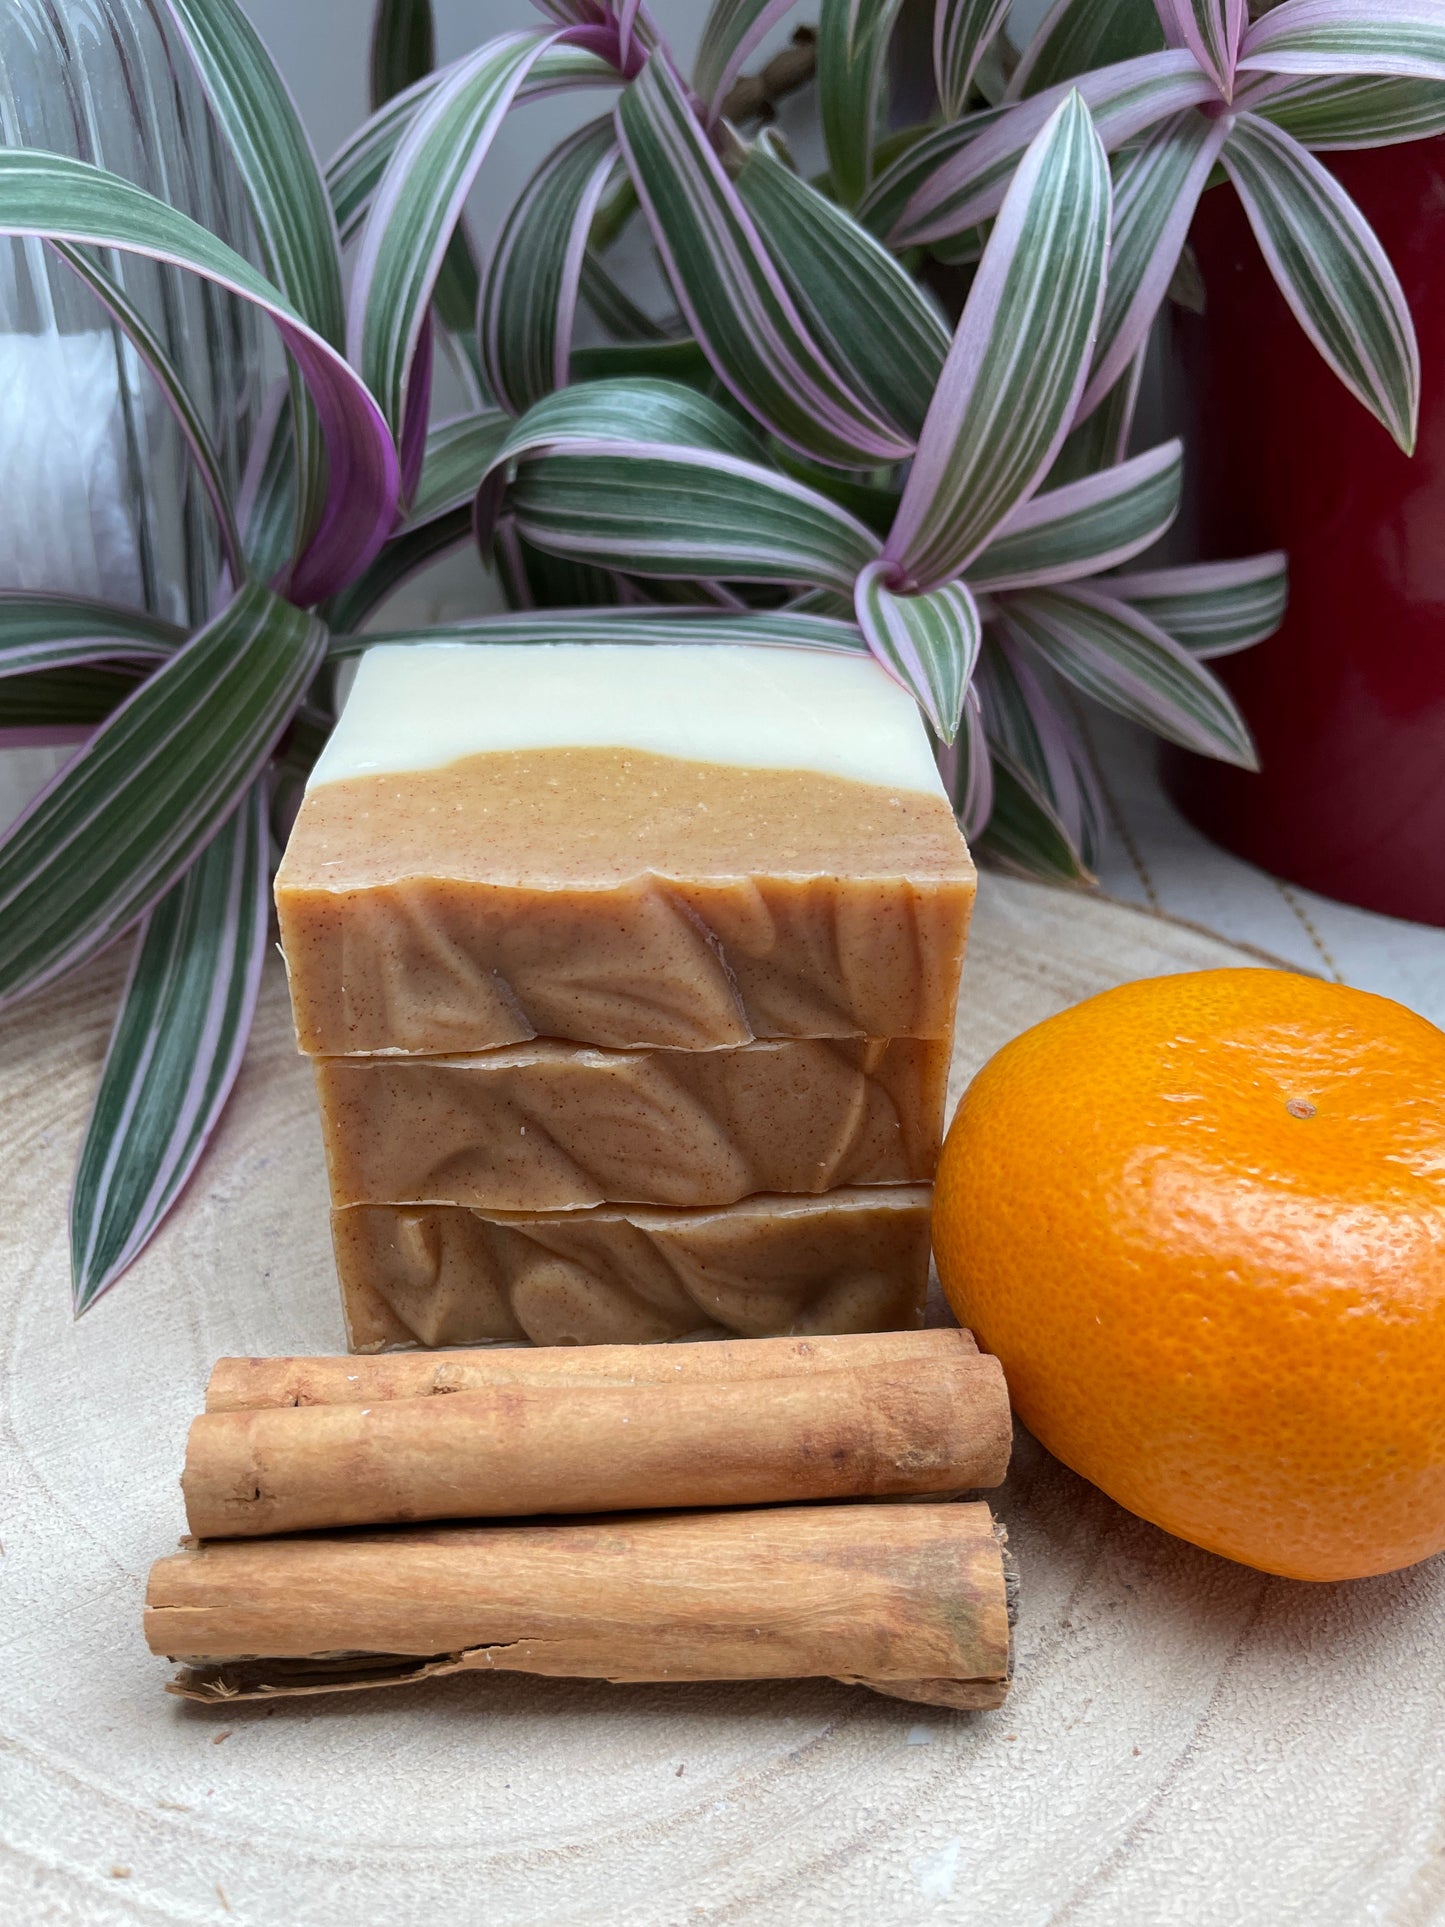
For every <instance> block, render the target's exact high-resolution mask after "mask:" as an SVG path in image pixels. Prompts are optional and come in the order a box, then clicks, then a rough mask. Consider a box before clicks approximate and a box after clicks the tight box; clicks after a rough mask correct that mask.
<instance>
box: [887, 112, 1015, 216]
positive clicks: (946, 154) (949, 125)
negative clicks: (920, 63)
mask: <svg viewBox="0 0 1445 1927" xmlns="http://www.w3.org/2000/svg"><path fill="white" fill-rule="evenodd" d="M1007 113H1008V109H1007V108H1004V107H981V108H979V109H978V110H977V111H976V112H975V113H972V114H965V115H963V116H962V118H961V119H959V120H954V121H945V122H944V123H943V125H942V126H938V127H929V128H926V129H924V130H923V131H922V132H919V131H917V130H915V129H910V130H909V134H910V138H909V139H908V140H907V141H906V142H905V143H904V144H903V145H902V147H901V148H899V149H898V150H897V151H896V152H895V151H894V150H893V147H892V146H891V144H890V143H889V142H886V141H880V143H879V147H878V154H877V162H878V174H877V178H876V179H875V180H874V182H873V184H872V186H871V187H870V188H869V189H868V192H867V193H866V194H865V195H864V196H863V198H862V200H860V201H859V203H858V205H857V207H856V208H855V209H854V212H855V213H856V215H857V217H858V219H859V220H860V221H861V222H862V223H863V225H864V226H865V227H866V228H867V230H868V232H869V233H870V234H876V235H879V236H880V237H882V236H885V235H889V234H891V233H892V232H893V230H894V228H896V227H897V225H898V222H899V220H900V219H901V217H902V214H903V210H904V208H905V207H907V206H908V205H909V203H910V202H911V201H912V199H913V197H914V195H915V194H917V193H919V192H920V190H921V189H923V188H925V187H927V186H928V185H929V183H930V182H931V181H932V180H933V179H934V177H935V175H937V174H938V172H939V171H940V169H942V168H943V167H944V166H945V165H947V164H950V163H951V162H953V161H954V160H955V159H956V157H957V156H958V155H960V154H962V153H963V152H964V151H965V150H966V149H967V148H969V147H970V146H971V145H972V144H973V142H974V141H976V140H977V139H978V138H979V137H980V135H981V134H983V132H984V131H985V129H987V128H990V127H994V126H996V125H997V124H998V123H999V122H1001V121H1002V120H1003V119H1004V118H1005V116H1006V114H1007ZM1015 158H1017V156H1015ZM977 232H978V230H977V229H976V228H967V229H964V230H962V233H963V234H965V235H967V236H968V237H969V239H970V243H971V241H972V238H973V237H974V236H975V235H976V234H977ZM955 241H960V237H959V236H954V235H950V236H948V237H947V238H946V240H945V241H944V242H942V243H941V244H940V245H942V246H947V247H951V246H952V245H953V243H954V242H955ZM960 245H962V243H961V241H960ZM980 251H981V243H980Z"/></svg>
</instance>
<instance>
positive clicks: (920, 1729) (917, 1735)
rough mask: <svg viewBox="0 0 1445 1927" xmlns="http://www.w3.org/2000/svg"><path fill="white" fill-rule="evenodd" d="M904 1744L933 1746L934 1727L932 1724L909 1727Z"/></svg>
mask: <svg viewBox="0 0 1445 1927" xmlns="http://www.w3.org/2000/svg"><path fill="white" fill-rule="evenodd" d="M904 1744H905V1745H907V1746H932V1745H933V1728H932V1727H931V1726H910V1727H909V1729H908V1738H907V1740H906V1741H905V1742H904Z"/></svg>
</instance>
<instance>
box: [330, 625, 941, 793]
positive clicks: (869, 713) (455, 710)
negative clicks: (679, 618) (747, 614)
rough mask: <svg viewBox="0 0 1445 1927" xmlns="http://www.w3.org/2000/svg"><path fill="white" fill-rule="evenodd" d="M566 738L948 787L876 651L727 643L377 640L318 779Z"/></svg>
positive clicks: (881, 782) (888, 784)
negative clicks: (872, 655) (854, 652)
mask: <svg viewBox="0 0 1445 1927" xmlns="http://www.w3.org/2000/svg"><path fill="white" fill-rule="evenodd" d="M562 748H568V749H572V748H607V749H631V750H642V751H651V752H652V753H654V754H656V755H660V756H673V757H679V758H683V759H686V760H687V761H689V762H694V763H712V764H730V765H732V766H734V767H736V768H740V769H787V770H811V771H817V772H819V773H820V774H823V775H828V776H841V777H846V778H851V779H852V780H854V781H856V782H860V783H869V784H874V785H878V786H880V787H883V788H888V789H894V790H908V791H918V792H923V793H924V794H927V795H932V796H940V795H942V794H943V790H942V786H941V784H940V782H939V778H938V772H937V769H936V767H935V765H934V760H933V756H932V753H931V751H930V748H929V744H928V737H927V733H926V731H925V730H924V727H923V723H922V720H921V718H920V716H919V713H918V710H917V707H916V705H915V704H914V702H913V699H912V697H910V696H909V695H907V694H906V693H905V692H904V691H903V690H902V689H900V688H899V686H898V684H897V683H895V682H894V681H893V680H892V678H891V677H890V676H888V675H887V674H886V673H885V671H884V670H882V669H881V668H880V667H879V666H878V664H877V663H875V662H874V661H872V659H871V658H869V657H867V656H864V655H861V654H860V655H856V656H853V655H840V654H833V653H830V652H827V651H824V650H812V649H781V648H769V647H764V646H745V645H738V644H731V643H656V644H648V643H445V642H436V643H418V644H404V643H390V644H381V645H379V646H378V647H377V648H375V649H371V650H368V651H367V653H366V655H365V656H364V657H363V658H362V661H361V666H360V668H359V669H358V671H357V676H356V682H355V684H354V686H353V688H352V691H351V695H350V697H349V699H348V701H347V704H346V708H345V710H344V712H343V714H342V717H341V720H340V722H339V723H338V724H337V727H336V730H335V732H334V734H333V735H332V737H331V740H330V742H329V743H328V744H327V746H326V748H325V750H323V752H322V754H321V757H320V760H319V761H318V762H317V764H316V767H315V770H314V771H313V773H312V777H311V785H310V786H311V788H312V789H316V788H318V787H320V786H323V785H326V784H330V783H338V782H343V781H345V780H347V779H349V778H353V777H358V776H375V775H387V774H395V773H400V772H403V771H407V770H418V771H419V770H430V769H439V768H442V767H444V766H445V765H447V764H449V763H454V762H457V761H458V760H459V759H461V758H462V757H467V756H476V755H482V754H486V753H487V752H490V751H498V750H502V751H508V750H511V751H515V750H536V749H562Z"/></svg>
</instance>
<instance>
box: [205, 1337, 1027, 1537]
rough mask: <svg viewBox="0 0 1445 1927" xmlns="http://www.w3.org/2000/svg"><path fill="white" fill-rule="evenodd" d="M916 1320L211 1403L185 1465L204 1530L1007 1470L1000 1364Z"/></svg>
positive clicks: (721, 1499) (720, 1496)
mask: <svg viewBox="0 0 1445 1927" xmlns="http://www.w3.org/2000/svg"><path fill="white" fill-rule="evenodd" d="M914 1337H915V1338H916V1339H917V1340H918V1347H917V1352H916V1355H915V1356H914V1357H912V1358H911V1359H908V1360H906V1361H897V1360H890V1359H888V1358H886V1357H884V1358H881V1359H875V1358H872V1357H867V1356H865V1357H858V1358H855V1359H854V1360H853V1361H852V1362H851V1363H841V1362H840V1363H839V1364H837V1365H836V1366H835V1367H834V1368H833V1369H832V1370H829V1371H821V1372H820V1371H809V1370H804V1371H798V1372H792V1373H786V1372H774V1373H764V1374H762V1375H761V1376H754V1375H753V1374H751V1373H740V1374H738V1375H737V1376H736V1377H732V1378H728V1377H718V1378H713V1379H697V1378H692V1379H689V1378H686V1377H684V1376H682V1375H679V1376H678V1377H677V1378H675V1379H673V1380H672V1381H671V1382H669V1381H667V1380H666V1379H650V1380H649V1379H645V1378H644V1379H639V1380H636V1381H634V1382H632V1383H630V1384H615V1383H608V1382H606V1381H602V1380H598V1381H594V1382H592V1383H590V1384H579V1383H577V1382H575V1381H574V1380H573V1379H572V1378H571V1377H570V1376H569V1374H568V1372H567V1367H566V1362H565V1361H566V1357H567V1354H568V1352H569V1351H570V1350H571V1349H572V1348H571V1347H559V1348H556V1349H553V1350H550V1351H544V1352H532V1353H530V1354H529V1356H530V1357H531V1358H532V1359H534V1360H537V1361H543V1362H545V1361H549V1360H552V1359H557V1360H559V1361H561V1365H562V1369H561V1370H560V1371H559V1373H558V1374H557V1377H556V1379H555V1381H549V1380H548V1379H547V1378H545V1377H543V1376H540V1375H539V1376H537V1377H536V1378H535V1380H534V1382H533V1383H531V1384H530V1385H525V1384H521V1383H519V1382H517V1381H516V1380H515V1379H512V1380H504V1381H503V1382H502V1383H500V1384H496V1385H492V1386H486V1387H479V1388H477V1389H476V1390H473V1391H457V1392H453V1393H451V1394H450V1395H449V1396H448V1397H445V1398H436V1397H432V1398H393V1399H376V1400H374V1401H372V1402H371V1403H369V1404H338V1405H301V1406H297V1405H292V1406H270V1407H266V1408H263V1409H261V1410H252V1411H231V1412H203V1413H202V1414H201V1416H200V1417H199V1418H198V1419H196V1420H195V1422H194V1423H193V1425H192V1426H191V1431H190V1437H189V1439H188V1441H187V1444H186V1463H185V1470H184V1472H183V1473H182V1475H181V1489H182V1491H183V1492H184V1493H185V1500H186V1519H187V1522H188V1524H189V1525H190V1529H191V1531H192V1532H193V1533H194V1534H195V1535H196V1537H197V1538H200V1539H232V1538H259V1537H263V1536H266V1535H269V1534H274V1533H278V1532H309V1531H315V1530H317V1529H320V1528H334V1527H342V1526H360V1525H399V1524H403V1523H406V1522H408V1521H411V1520H418V1519H480V1518H525V1517H528V1516H535V1515H536V1514H539V1513H563V1514H568V1513H586V1512H633V1511H659V1510H663V1509H672V1508H678V1507H684V1506H738V1505H772V1504H780V1503H784V1502H789V1503H796V1502H797V1501H799V1500H820V1499H853V1498H901V1497H910V1496H913V1497H916V1496H922V1495H926V1494H939V1495H947V1494H950V1493H958V1492H967V1491H972V1490H974V1489H976V1488H978V1487H981V1486H994V1485H998V1484H999V1483H1001V1481H1002V1479H1003V1476H1004V1474H1005V1473H1006V1472H1007V1470H1008V1461H1009V1450H1010V1445H1011V1442H1012V1425H1011V1422H1010V1416H1009V1401H1008V1390H1007V1388H1006V1386H1005V1385H1004V1378H1003V1369H1002V1367H1001V1366H1000V1365H999V1362H998V1360H997V1359H996V1358H990V1357H988V1356H986V1355H983V1354H980V1353H979V1352H976V1351H973V1350H971V1349H970V1348H969V1347H968V1346H967V1345H963V1344H954V1343H953V1342H951V1341H953V1340H955V1339H956V1338H958V1337H959V1334H958V1333H956V1332H947V1331H938V1332H918V1333H915V1334H914ZM817 1342H819V1343H825V1342H827V1341H825V1340H819V1341H817ZM854 1342H855V1343H862V1342H863V1341H857V1340H855V1341H854ZM627 1349H629V1350H631V1349H636V1348H633V1347H628V1348H627ZM654 1349H656V1348H654Z"/></svg>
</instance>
